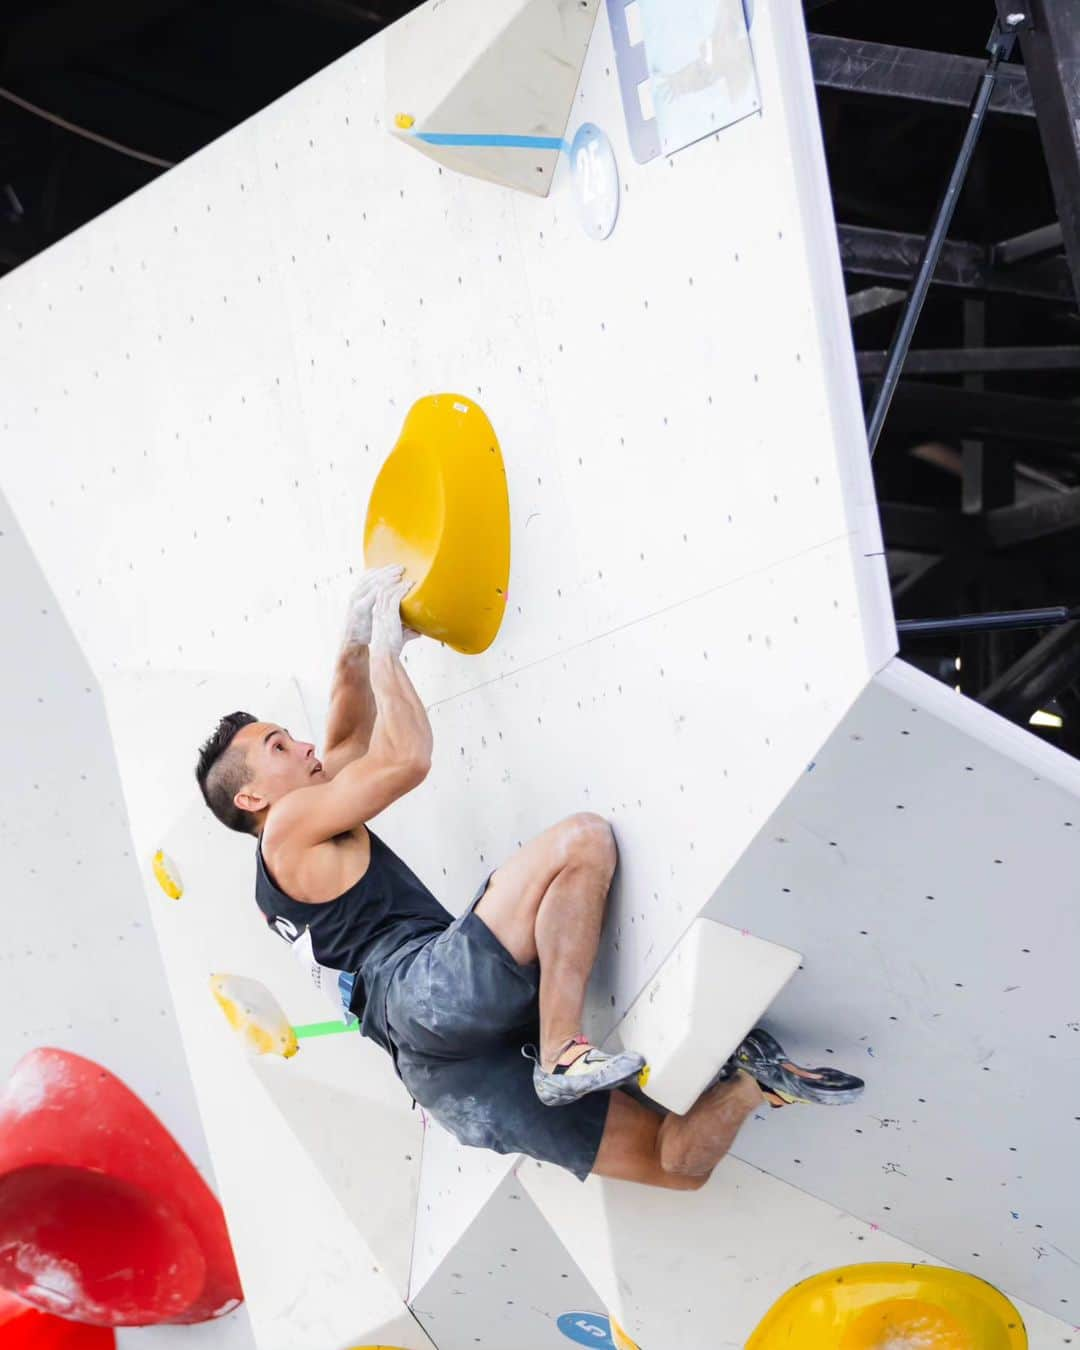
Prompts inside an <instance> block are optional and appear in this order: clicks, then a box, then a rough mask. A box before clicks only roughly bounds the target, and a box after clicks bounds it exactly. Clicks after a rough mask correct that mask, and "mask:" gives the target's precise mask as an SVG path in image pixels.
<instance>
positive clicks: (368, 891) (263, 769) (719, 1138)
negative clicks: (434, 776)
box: [196, 567, 863, 1190]
mask: <svg viewBox="0 0 1080 1350" xmlns="http://www.w3.org/2000/svg"><path fill="white" fill-rule="evenodd" d="M402 575H403V569H401V568H398V567H388V568H381V569H377V570H375V571H370V572H367V573H365V574H364V575H363V577H362V578H361V579H360V582H359V584H358V585H357V587H356V589H355V591H354V593H353V596H352V598H351V600H350V606H349V613H348V619H347V623H346V628H345V633H344V635H343V641H342V646H341V652H340V655H339V658H338V662H337V668H336V673H335V677H334V683H333V688H332V694H331V704H330V712H329V719H328V724H327V734H326V746H327V748H326V751H325V753H324V755H323V757H322V758H321V759H319V758H318V757H316V755H315V747H314V746H313V745H312V744H311V743H310V742H305V741H301V740H297V739H295V738H294V737H293V736H292V735H291V734H290V733H289V731H288V730H287V729H286V728H284V727H282V726H279V725H277V724H276V723H272V722H260V721H257V720H256V719H255V718H254V717H253V716H251V715H250V714H248V713H242V712H238V713H232V714H230V715H229V716H227V717H224V718H222V719H221V721H220V723H219V725H218V727H217V729H216V731H215V732H214V734H213V735H212V736H211V738H210V739H209V740H208V741H207V742H206V744H205V745H204V746H203V747H202V749H201V751H200V755H199V762H198V767H197V769H196V777H197V779H198V782H199V785H200V787H201V789H202V792H203V796H204V799H205V801H206V803H207V805H208V806H209V808H210V810H211V811H213V813H214V814H215V816H217V818H218V819H219V820H220V821H222V823H223V824H225V825H227V826H229V827H230V828H231V829H234V830H238V831H240V832H241V833H245V834H252V835H254V836H255V837H256V838H257V840H258V845H257V849H256V878H255V896H256V902H257V904H258V906H259V908H260V909H261V910H262V912H263V914H264V915H265V916H266V920H267V922H268V923H269V924H270V925H271V926H272V927H273V928H274V929H275V930H276V931H277V932H278V933H279V934H280V935H281V936H283V937H285V938H286V939H287V940H288V941H290V942H293V943H303V944H304V945H305V948H306V955H307V956H308V957H309V958H311V959H314V960H315V961H316V962H318V963H319V964H320V965H322V966H324V967H326V968H327V969H329V970H331V971H341V972H347V973H348V974H349V975H350V976H352V977H354V979H353V982H352V998H351V1011H353V1012H354V1013H355V1014H356V1015H357V1016H358V1017H360V1018H361V1031H362V1033H363V1034H364V1035H365V1036H368V1037H370V1038H371V1039H372V1040H374V1041H375V1042H376V1043H377V1044H379V1045H380V1046H381V1047H382V1048H383V1049H384V1050H387V1051H388V1052H389V1053H390V1055H391V1056H392V1058H393V1062H394V1067H395V1070H396V1072H397V1074H398V1076H399V1077H400V1078H401V1079H402V1081H403V1082H404V1084H405V1086H406V1087H407V1088H408V1090H409V1092H410V1094H411V1095H412V1097H413V1100H414V1101H416V1102H419V1103H420V1104H421V1105H422V1106H423V1107H425V1108H426V1109H427V1110H428V1111H429V1112H430V1113H431V1115H432V1116H434V1117H435V1119H436V1120H438V1121H439V1122H440V1123H441V1124H442V1125H444V1126H445V1127H446V1128H447V1129H448V1130H450V1131H451V1133H453V1134H454V1135H455V1136H456V1137H457V1138H458V1139H459V1140H460V1141H461V1142H462V1143H464V1144H470V1145H474V1146H477V1147H481V1148H490V1149H494V1150H496V1151H497V1152H500V1153H525V1154H528V1155H530V1156H531V1157H534V1158H538V1159H540V1160H542V1161H548V1162H552V1163H555V1164H557V1165H559V1166H561V1167H564V1168H566V1169H567V1170H569V1171H571V1172H573V1173H574V1175H575V1176H577V1177H579V1178H580V1179H581V1180H585V1178H586V1177H587V1176H589V1175H590V1174H593V1175H598V1176H605V1177H617V1178H621V1179H622V1180H626V1181H636V1182H641V1183H644V1184H648V1185H654V1186H662V1187H666V1188H668V1189H674V1190H697V1189H698V1188H699V1187H701V1186H702V1185H704V1183H705V1181H706V1180H707V1179H708V1177H709V1175H710V1174H711V1172H712V1170H713V1168H714V1167H715V1166H716V1164H717V1162H719V1160H720V1159H721V1158H722V1157H723V1156H724V1154H725V1153H726V1152H727V1151H728V1149H729V1147H730V1146H731V1143H732V1141H733V1140H734V1138H735V1135H736V1133H737V1132H738V1130H739V1127H740V1126H741V1125H742V1123H743V1121H744V1120H745V1119H746V1118H747V1117H748V1116H750V1115H751V1114H753V1112H754V1111H756V1110H757V1109H759V1108H760V1107H762V1106H763V1105H765V1104H768V1105H769V1106H771V1107H782V1106H786V1105H790V1104H792V1103H796V1102H804V1103H810V1102H814V1103H819V1104H841V1103H844V1102H848V1101H852V1100H854V1098H855V1097H856V1096H857V1095H858V1094H859V1092H860V1091H861V1090H862V1086H863V1085H862V1083H861V1081H860V1080H859V1079H857V1078H853V1077H851V1076H849V1075H847V1074H844V1073H841V1072H840V1071H838V1070H836V1069H813V1070H810V1069H805V1068H801V1067H799V1066H798V1065H796V1064H794V1063H792V1062H791V1060H790V1059H789V1058H788V1057H787V1056H786V1055H785V1053H784V1051H783V1050H782V1048H781V1047H780V1046H779V1045H778V1044H777V1043H776V1041H775V1040H773V1038H772V1037H771V1036H769V1035H768V1033H766V1032H764V1031H762V1030H761V1029H756V1030H755V1031H753V1032H752V1033H751V1034H750V1035H749V1036H748V1037H747V1039H746V1040H745V1041H744V1043H743V1044H742V1045H741V1046H740V1047H739V1048H738V1050H737V1051H736V1053H735V1055H734V1056H733V1057H732V1058H731V1060H729V1062H728V1063H727V1064H726V1065H724V1067H723V1068H722V1069H721V1071H720V1073H719V1074H718V1075H717V1078H716V1079H715V1080H714V1081H713V1083H712V1084H711V1085H710V1086H709V1087H708V1089H707V1090H706V1091H705V1092H704V1093H703V1094H702V1095H701V1097H700V1098H699V1099H698V1101H697V1102H696V1103H695V1104H694V1106H693V1107H692V1108H691V1109H690V1111H688V1112H687V1113H686V1114H685V1115H676V1114H674V1113H666V1114H665V1113H664V1112H663V1110H662V1108H660V1107H659V1106H656V1105H655V1104H653V1103H649V1102H648V1101H647V1099H644V1098H643V1097H642V1095H641V1094H640V1092H639V1091H638V1089H637V1087H636V1079H637V1078H638V1075H639V1073H640V1071H641V1070H642V1068H643V1063H644V1061H643V1060H642V1058H641V1056H640V1055H637V1054H634V1053H632V1052H625V1053H619V1054H606V1053H605V1052H603V1051H601V1050H599V1049H598V1048H596V1047H595V1046H593V1045H591V1044H590V1043H589V1042H588V1041H587V1040H586V1039H585V1037H584V1036H583V1035H582V1034H581V1033H582V1017H583V1010H584V1002H585V989H586V985H587V983H588V980H589V975H590V972H591V970H592V967H593V962H594V960H595V958H596V953H597V949H598V946H599V941H600V933H601V926H602V923H603V917H604V910H605V906H606V902H607V895H608V889H609V887H610V884H611V880H612V876H613V874H614V871H615V865H616V857H617V855H616V846H615V839H614V835H613V833H612V830H611V827H610V825H609V824H608V823H607V822H606V821H605V820H603V819H602V818H601V817H600V816H597V815H594V814H592V813H589V812H581V813H578V814H575V815H572V816H569V817H568V818H567V819H565V820H563V821H561V822H559V823H558V824H557V825H553V826H552V827H551V828H550V829H548V830H545V831H544V832H543V833H542V834H540V835H538V836H537V837H536V838H534V839H532V840H530V841H529V842H527V843H526V844H525V845H524V847H523V848H520V849H519V850H518V852H517V853H516V854H514V856H513V857H511V858H510V859H509V860H508V861H507V862H505V863H503V864H502V865H500V866H498V867H496V868H495V870H494V871H493V872H492V873H491V874H490V875H489V876H488V877H487V878H486V879H485V881H484V883H483V885H482V886H481V887H480V889H479V890H478V891H477V893H476V895H475V896H474V897H473V899H472V902H471V903H470V904H469V906H468V907H467V908H466V910H465V912H464V913H463V914H461V915H460V916H459V917H458V918H456V919H455V918H454V917H453V916H452V915H451V914H450V913H449V911H447V910H446V909H444V908H443V906H442V905H441V904H440V903H439V901H438V900H437V899H436V898H435V897H434V896H433V895H432V893H431V892H430V891H429V890H428V889H427V887H426V886H424V884H423V883H422V882H421V881H420V880H419V878H418V877H416V875H415V874H414V873H413V872H412V871H411V870H410V869H409V867H408V866H407V865H406V864H405V863H404V862H403V861H402V860H401V859H400V858H399V857H397V855H396V854H394V853H393V852H392V851H391V850H390V849H389V848H388V847H387V845H386V844H385V843H383V841H382V840H381V839H380V838H379V837H378V836H377V835H376V834H375V833H374V832H373V831H372V830H371V829H370V828H369V827H368V824H367V822H368V821H370V820H371V819H372V818H373V817H375V816H377V815H379V813H380V812H382V811H384V810H385V809H386V808H387V807H388V806H390V805H391V803H393V802H394V801H397V800H398V799H399V798H401V797H403V796H404V795H405V794H406V793H408V792H411V791H413V790H414V789H416V788H418V787H419V786H420V784H421V783H422V782H423V780H424V778H425V777H426V776H427V773H428V770H429V767H430V763H431V751H432V733H431V726H430V723H429V722H428V718H427V714H426V712H425V710H424V706H423V704H422V703H421V702H420V699H419V697H418V696H417V693H416V690H415V689H414V687H413V685H412V682H411V681H410V679H409V677H408V675H407V673H406V670H405V666H404V664H403V662H402V660H401V657H402V652H403V648H404V646H405V644H406V642H408V641H409V640H410V639H411V638H412V637H415V636H416V634H414V633H412V632H411V631H410V630H409V629H408V628H407V627H405V626H404V625H403V622H402V618H401V611H400V605H401V601H402V599H403V598H404V596H405V595H406V593H407V592H408V590H409V589H410V587H409V583H407V582H404V581H403V580H402ZM523 1056H524V1057H525V1058H524V1059H523ZM525 1059H530V1060H532V1069H531V1073H530V1070H529V1068H528V1066H527V1065H526V1063H525Z"/></svg>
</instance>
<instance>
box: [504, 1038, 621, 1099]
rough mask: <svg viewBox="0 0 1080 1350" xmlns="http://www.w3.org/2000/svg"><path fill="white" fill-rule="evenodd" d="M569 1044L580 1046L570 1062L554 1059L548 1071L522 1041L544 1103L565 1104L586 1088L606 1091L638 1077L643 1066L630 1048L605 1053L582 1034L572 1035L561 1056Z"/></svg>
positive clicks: (536, 1055) (561, 1057)
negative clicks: (560, 1061)
mask: <svg viewBox="0 0 1080 1350" xmlns="http://www.w3.org/2000/svg"><path fill="white" fill-rule="evenodd" d="M571 1046H581V1047H583V1049H582V1050H581V1053H580V1054H578V1055H576V1056H575V1057H574V1059H573V1060H572V1062H571V1063H569V1064H562V1063H559V1062H556V1065H555V1068H554V1069H553V1070H552V1072H551V1073H548V1072H547V1071H546V1070H545V1069H544V1068H543V1066H542V1065H541V1063H540V1052H539V1051H538V1050H537V1048H536V1046H535V1045H523V1046H522V1047H521V1053H522V1054H523V1055H524V1056H525V1058H526V1059H531V1060H532V1061H533V1087H534V1088H535V1089H536V1095H537V1096H538V1097H539V1098H540V1100H541V1101H542V1102H543V1103H544V1105H545V1106H567V1105H569V1103H570V1102H576V1101H577V1100H578V1098H579V1097H584V1096H585V1095H586V1094H587V1093H589V1092H608V1091H610V1090H611V1089H612V1088H617V1087H620V1086H621V1085H622V1084H624V1083H628V1082H630V1080H631V1079H633V1078H638V1077H639V1076H640V1075H641V1073H642V1071H643V1070H644V1068H645V1060H644V1057H643V1056H641V1055H638V1054H634V1053H633V1052H631V1051H624V1052H623V1053H622V1054H619V1055H608V1054H605V1053H604V1051H603V1050H597V1048H596V1047H595V1046H594V1045H591V1044H590V1043H589V1042H588V1041H587V1040H585V1038H584V1037H583V1036H575V1037H574V1039H573V1040H572V1041H567V1042H566V1044H565V1045H564V1046H563V1048H562V1050H560V1052H559V1055H558V1060H562V1059H563V1057H564V1056H565V1055H566V1052H567V1051H568V1050H569V1049H570V1048H571Z"/></svg>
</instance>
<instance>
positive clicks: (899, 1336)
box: [746, 1261, 1028, 1350]
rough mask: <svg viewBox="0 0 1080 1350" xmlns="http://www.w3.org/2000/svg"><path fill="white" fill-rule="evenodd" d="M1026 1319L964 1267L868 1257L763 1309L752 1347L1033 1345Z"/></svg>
mask: <svg viewBox="0 0 1080 1350" xmlns="http://www.w3.org/2000/svg"><path fill="white" fill-rule="evenodd" d="M1027 1343H1028V1341H1027V1332H1026V1331H1025V1330H1024V1322H1023V1319H1022V1318H1021V1316H1020V1314H1019V1313H1018V1312H1017V1310H1016V1308H1015V1307H1014V1306H1013V1304H1012V1303H1011V1302H1010V1301H1009V1300H1008V1299H1007V1298H1006V1297H1005V1295H1004V1294H1002V1293H1000V1292H999V1291H998V1290H997V1289H995V1288H994V1286H993V1285H991V1284H987V1283H986V1281H985V1280H980V1279H977V1278H976V1277H975V1276H974V1275H968V1274H965V1273H964V1272H963V1271H960V1270H945V1269H944V1268H943V1267H941V1266H921V1265H914V1264H911V1265H908V1264H904V1263H901V1262H885V1261H881V1262H868V1263H867V1264H866V1265H858V1266H841V1267H839V1268H837V1269H836V1270H826V1271H824V1272H823V1273H822V1274H820V1275H813V1276H811V1278H810V1279H808V1280H803V1281H802V1282H801V1283H800V1284H797V1285H795V1286H794V1287H793V1288H791V1289H789V1290H788V1291H787V1293H786V1294H784V1295H783V1297H781V1298H779V1299H778V1300H777V1301H776V1302H775V1303H774V1304H773V1306H772V1308H770V1310H769V1311H768V1312H767V1313H766V1314H765V1317H764V1319H763V1320H762V1322H761V1323H760V1324H759V1326H758V1328H757V1330H756V1331H755V1332H754V1334H753V1335H752V1336H751V1337H750V1339H749V1340H748V1341H747V1343H746V1350H780V1347H783V1350H792V1347H794V1346H798V1348H799V1350H886V1348H887V1350H895V1347H897V1346H904V1345H911V1346H918V1347H919V1350H1027Z"/></svg>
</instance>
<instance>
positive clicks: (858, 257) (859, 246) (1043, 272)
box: [836, 0, 1080, 305]
mask: <svg viewBox="0 0 1080 1350" xmlns="http://www.w3.org/2000/svg"><path fill="white" fill-rule="evenodd" d="M1078 3H1080V0H1078ZM836 234H837V240H838V242H839V245H840V262H841V264H842V266H843V268H844V271H845V272H847V273H849V274H851V275H856V276H871V277H878V278H882V279H886V280H892V281H910V280H911V278H912V277H913V276H914V275H915V268H916V266H917V264H918V261H919V257H920V255H921V253H922V247H923V236H922V235H921V234H900V233H898V232H897V231H895V230H872V229H869V228H868V227H867V226H865V225H838V226H837V228H836ZM933 281H934V284H935V285H937V286H956V287H959V288H961V289H963V290H972V291H989V292H995V293H1001V294H1008V295H1027V296H1031V297H1032V298H1033V299H1037V300H1059V301H1062V302H1064V303H1065V304H1069V305H1075V303H1076V298H1075V295H1074V293H1073V283H1072V277H1071V276H1070V274H1069V269H1068V266H1067V264H1066V263H1065V261H1064V259H1063V258H1048V259H1046V260H1045V261H1044V262H1037V263H1029V264H1027V265H1025V266H1023V267H1016V268H996V267H994V266H993V265H992V264H991V261H990V250H989V248H987V247H985V246H984V245H982V244H973V243H967V242H964V241H961V240H957V239H946V241H945V245H944V247H943V248H942V250H941V257H940V258H939V259H938V264H937V267H936V269H935V271H934V277H933Z"/></svg>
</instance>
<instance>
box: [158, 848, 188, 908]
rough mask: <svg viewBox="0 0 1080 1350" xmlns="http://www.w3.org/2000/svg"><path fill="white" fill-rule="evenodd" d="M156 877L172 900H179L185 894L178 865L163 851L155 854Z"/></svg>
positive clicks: (159, 850)
mask: <svg viewBox="0 0 1080 1350" xmlns="http://www.w3.org/2000/svg"><path fill="white" fill-rule="evenodd" d="M153 867H154V876H155V877H157V883H158V885H159V886H160V887H161V889H162V890H163V891H164V892H165V894H166V895H167V896H168V897H169V899H170V900H179V899H180V897H181V896H182V895H183V894H184V886H183V883H182V882H181V880H180V873H179V871H178V870H177V866H176V864H175V863H174V862H173V860H172V859H171V858H170V857H169V856H168V854H166V853H163V852H162V851H161V849H158V851H157V852H156V853H155V854H154V862H153Z"/></svg>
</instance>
